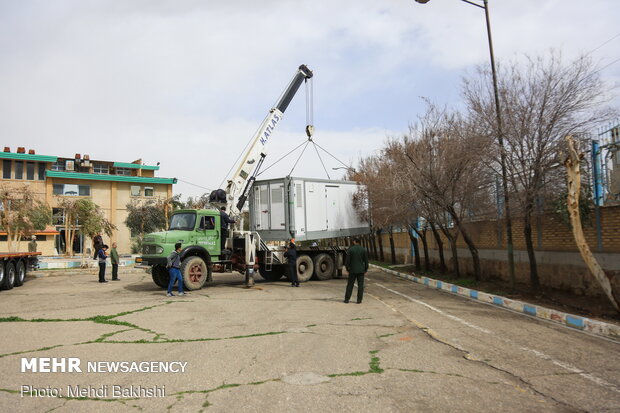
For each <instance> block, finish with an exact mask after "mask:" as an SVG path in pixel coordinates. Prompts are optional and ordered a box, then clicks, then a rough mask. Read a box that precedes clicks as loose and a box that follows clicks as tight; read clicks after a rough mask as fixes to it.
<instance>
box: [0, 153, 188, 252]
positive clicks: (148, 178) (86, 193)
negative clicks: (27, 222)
mask: <svg viewBox="0 0 620 413" xmlns="http://www.w3.org/2000/svg"><path fill="white" fill-rule="evenodd" d="M0 161H1V162H2V165H1V166H2V172H1V175H0V177H1V179H2V181H1V182H2V183H3V184H5V185H8V186H14V187H15V188H18V187H19V186H21V185H23V184H27V185H29V186H30V187H31V188H32V190H33V191H34V192H35V193H36V194H37V196H38V197H39V199H41V200H42V201H45V202H46V203H47V204H48V205H49V206H50V207H51V208H52V211H53V222H52V225H51V226H49V227H48V228H47V229H46V230H45V231H41V232H38V233H36V236H37V249H38V251H41V252H42V253H43V255H61V254H63V253H64V252H65V250H66V245H65V240H64V230H65V226H64V211H63V210H62V208H60V207H59V201H60V200H61V199H62V198H65V197H71V198H76V197H78V198H79V197H82V198H90V199H91V200H92V201H93V202H94V203H95V204H97V205H98V206H99V207H101V209H102V210H103V212H104V214H105V216H106V218H107V219H108V220H110V222H111V223H112V224H114V225H115V226H116V228H117V229H116V230H115V231H114V233H113V234H112V236H111V237H109V238H108V237H107V236H106V235H105V234H104V235H103V239H104V242H105V243H106V244H108V245H111V244H112V242H115V241H116V242H117V243H118V251H119V253H130V252H131V234H130V231H129V228H127V226H126V225H125V224H124V221H125V219H126V218H127V204H129V203H132V202H134V203H141V202H147V201H149V200H154V201H157V200H162V199H167V198H170V197H172V185H173V184H175V183H176V178H160V177H156V176H155V171H157V170H159V166H151V165H144V164H142V161H141V160H137V161H134V162H131V163H126V162H115V161H98V160H91V159H90V156H89V155H81V154H75V156H74V157H72V158H67V157H57V156H48V155H38V154H36V153H35V152H34V151H33V150H30V151H28V153H26V151H25V150H24V149H23V148H18V150H17V152H11V151H10V149H9V148H4V152H0ZM0 231H1V230H0ZM6 239H7V236H6V233H2V232H0V251H8V245H7V240H6ZM27 244H28V241H27V240H23V241H22V242H21V244H20V248H19V250H20V251H27V250H28V245H27ZM91 249H92V241H91V240H90V239H89V238H87V237H85V236H83V235H82V234H81V233H80V234H78V236H76V241H75V242H74V252H76V253H77V254H79V253H81V252H84V253H86V252H89V253H90V252H91Z"/></svg>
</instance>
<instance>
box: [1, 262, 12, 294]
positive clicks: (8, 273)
mask: <svg viewBox="0 0 620 413" xmlns="http://www.w3.org/2000/svg"><path fill="white" fill-rule="evenodd" d="M14 285H15V264H14V263H13V262H12V261H11V262H8V263H7V264H6V267H5V271H4V280H3V282H2V285H1V286H0V288H1V289H3V290H10V289H11V288H13V286H14Z"/></svg>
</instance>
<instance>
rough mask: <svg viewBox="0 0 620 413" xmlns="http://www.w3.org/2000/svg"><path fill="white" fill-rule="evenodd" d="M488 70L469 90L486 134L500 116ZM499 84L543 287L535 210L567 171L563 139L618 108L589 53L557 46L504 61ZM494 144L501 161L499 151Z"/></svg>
mask: <svg viewBox="0 0 620 413" xmlns="http://www.w3.org/2000/svg"><path fill="white" fill-rule="evenodd" d="M488 76H489V75H488V73H487V69H483V68H481V69H480V70H479V73H478V76H477V77H475V78H471V79H466V80H465V81H464V85H463V96H464V98H465V101H466V103H467V106H468V109H469V115H470V118H471V119H472V123H473V124H475V125H476V126H477V127H478V128H479V129H478V130H479V133H480V135H487V136H488V137H489V138H492V137H493V136H494V135H495V134H496V121H495V106H494V103H493V93H492V90H491V88H490V85H489V84H488V81H487V79H488ZM499 88H500V99H501V107H502V111H503V112H504V113H502V118H503V121H504V141H505V146H506V167H507V170H508V178H509V183H510V191H511V192H512V194H511V199H514V200H515V201H516V202H517V203H518V207H519V209H520V211H521V213H522V218H523V232H524V236H525V243H526V247H527V253H528V258H529V262H530V282H531V285H532V287H533V288H535V289H539V288H540V280H539V277H538V270H537V266H536V256H535V254H534V245H533V241H532V215H533V214H534V212H535V205H536V202H537V200H538V199H539V197H540V196H541V195H542V193H543V190H544V187H545V186H546V187H547V188H554V187H557V186H559V185H558V183H559V182H558V179H560V178H562V177H561V175H560V174H557V173H555V174H554V173H553V171H554V170H557V167H558V166H559V165H561V163H562V150H561V145H562V139H563V137H564V136H566V135H569V134H573V133H579V132H584V131H586V130H588V129H589V128H591V127H592V126H593V125H595V124H597V123H600V122H601V121H603V120H605V119H607V118H609V117H610V116H613V114H612V112H611V111H610V110H607V109H602V108H603V106H604V103H605V101H604V97H605V96H606V94H605V93H604V92H605V90H604V87H603V83H602V82H601V80H600V79H599V76H598V74H597V71H596V70H595V68H594V67H593V65H592V62H591V60H590V59H589V58H587V57H580V58H578V59H576V60H575V61H572V62H569V63H568V64H565V63H563V62H562V58H561V56H560V54H559V53H555V52H552V53H550V54H548V55H547V57H537V58H528V59H527V62H526V63H525V64H524V65H521V64H519V63H512V64H509V65H508V66H501V65H500V68H499ZM491 147H493V146H489V148H491ZM494 148H495V151H494V158H495V160H496V162H495V165H497V159H498V158H499V153H498V150H497V147H494ZM560 180H563V179H560Z"/></svg>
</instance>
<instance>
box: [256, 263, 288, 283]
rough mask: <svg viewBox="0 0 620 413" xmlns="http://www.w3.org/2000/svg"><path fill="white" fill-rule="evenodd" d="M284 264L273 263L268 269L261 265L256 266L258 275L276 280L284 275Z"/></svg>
mask: <svg viewBox="0 0 620 413" xmlns="http://www.w3.org/2000/svg"><path fill="white" fill-rule="evenodd" d="M283 270H284V266H282V265H274V266H272V267H271V270H270V271H267V270H266V269H265V267H264V266H263V265H261V266H260V267H258V272H259V273H260V276H261V277H263V278H264V279H265V280H267V281H278V280H279V279H280V278H282V276H283V275H284V271H283Z"/></svg>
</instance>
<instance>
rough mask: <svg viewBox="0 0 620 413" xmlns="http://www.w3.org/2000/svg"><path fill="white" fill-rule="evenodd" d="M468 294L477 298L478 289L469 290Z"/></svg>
mask: <svg viewBox="0 0 620 413" xmlns="http://www.w3.org/2000/svg"><path fill="white" fill-rule="evenodd" d="M469 296H470V297H471V298H476V299H477V298H478V291H476V290H469Z"/></svg>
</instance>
